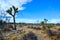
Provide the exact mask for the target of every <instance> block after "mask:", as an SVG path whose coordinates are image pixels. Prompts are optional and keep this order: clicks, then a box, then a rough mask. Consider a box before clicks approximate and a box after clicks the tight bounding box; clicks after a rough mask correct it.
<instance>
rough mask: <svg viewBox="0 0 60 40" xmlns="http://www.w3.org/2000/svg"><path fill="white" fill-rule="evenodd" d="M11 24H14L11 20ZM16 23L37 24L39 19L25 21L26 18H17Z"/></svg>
mask: <svg viewBox="0 0 60 40" xmlns="http://www.w3.org/2000/svg"><path fill="white" fill-rule="evenodd" d="M10 22H13V20H12V19H11V20H10ZM16 22H17V23H19V22H23V23H37V19H25V18H16Z"/></svg>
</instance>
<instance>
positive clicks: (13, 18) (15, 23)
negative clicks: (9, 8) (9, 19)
mask: <svg viewBox="0 0 60 40" xmlns="http://www.w3.org/2000/svg"><path fill="white" fill-rule="evenodd" d="M13 21H14V29H15V30H16V23H15V16H13Z"/></svg>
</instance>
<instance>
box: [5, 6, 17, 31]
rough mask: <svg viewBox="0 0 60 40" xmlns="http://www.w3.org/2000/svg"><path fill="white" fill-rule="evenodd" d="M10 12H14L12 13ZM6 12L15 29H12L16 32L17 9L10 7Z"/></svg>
mask: <svg viewBox="0 0 60 40" xmlns="http://www.w3.org/2000/svg"><path fill="white" fill-rule="evenodd" d="M12 11H14V13H12ZM6 12H7V13H9V14H10V15H11V16H12V17H13V21H14V27H15V28H14V29H15V30H16V24H15V15H16V13H17V12H18V8H16V7H15V6H12V7H10V9H8V10H7V11H6Z"/></svg>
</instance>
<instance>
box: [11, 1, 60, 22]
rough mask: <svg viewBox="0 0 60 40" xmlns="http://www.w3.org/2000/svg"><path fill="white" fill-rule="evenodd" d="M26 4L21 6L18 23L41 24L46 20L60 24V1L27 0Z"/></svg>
mask: <svg viewBox="0 0 60 40" xmlns="http://www.w3.org/2000/svg"><path fill="white" fill-rule="evenodd" d="M20 1H21V0H20ZM23 1H24V0H23ZM25 2H26V3H24V4H22V5H20V6H19V7H20V9H21V10H19V12H18V13H17V15H16V22H25V23H39V22H41V21H42V20H43V19H44V18H46V19H48V22H49V23H60V0H30V1H28V0H27V1H25ZM12 3H13V2H12ZM21 3H22V2H21ZM11 21H12V20H11Z"/></svg>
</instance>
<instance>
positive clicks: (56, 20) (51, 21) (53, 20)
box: [49, 19, 60, 23]
mask: <svg viewBox="0 0 60 40" xmlns="http://www.w3.org/2000/svg"><path fill="white" fill-rule="evenodd" d="M49 23H60V19H51V20H49Z"/></svg>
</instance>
